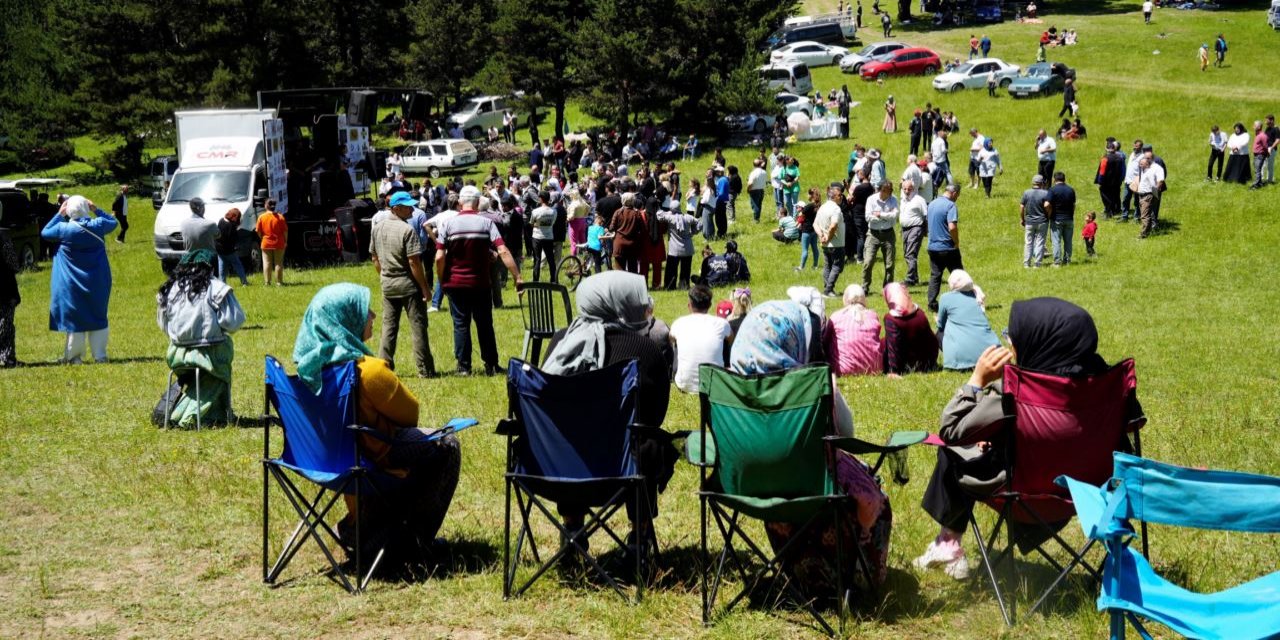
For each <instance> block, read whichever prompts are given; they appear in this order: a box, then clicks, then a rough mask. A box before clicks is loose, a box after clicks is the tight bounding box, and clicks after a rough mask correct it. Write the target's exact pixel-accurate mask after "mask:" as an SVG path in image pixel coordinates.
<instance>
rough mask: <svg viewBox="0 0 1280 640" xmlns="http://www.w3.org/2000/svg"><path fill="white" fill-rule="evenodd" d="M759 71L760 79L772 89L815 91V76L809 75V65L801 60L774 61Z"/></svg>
mask: <svg viewBox="0 0 1280 640" xmlns="http://www.w3.org/2000/svg"><path fill="white" fill-rule="evenodd" d="M758 71H759V72H760V79H761V80H763V81H764V83H765V86H766V87H767V88H768V89H770V90H772V91H788V92H791V93H796V94H801V95H804V94H808V93H809V92H811V91H813V76H811V75H809V65H806V64H805V63H803V62H800V61H799V60H783V61H781V62H772V63H769V64H766V65H764V66H763V67H760V68H759V69H758Z"/></svg>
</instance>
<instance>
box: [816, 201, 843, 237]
mask: <svg viewBox="0 0 1280 640" xmlns="http://www.w3.org/2000/svg"><path fill="white" fill-rule="evenodd" d="M827 229H834V231H832V232H831V234H830V235H829V236H828V237H827V243H826V244H825V245H823V246H825V247H827V248H829V249H840V248H843V247H844V231H845V229H844V214H843V213H842V212H841V211H840V205H838V204H836V203H834V202H832V201H830V200H828V201H826V202H824V203H822V206H821V207H818V213H817V215H815V216H814V217H813V230H814V231H818V232H821V231H825V230H827Z"/></svg>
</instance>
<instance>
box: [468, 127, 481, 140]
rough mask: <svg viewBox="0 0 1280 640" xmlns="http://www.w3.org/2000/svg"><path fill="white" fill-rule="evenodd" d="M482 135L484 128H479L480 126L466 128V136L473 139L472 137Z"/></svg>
mask: <svg viewBox="0 0 1280 640" xmlns="http://www.w3.org/2000/svg"><path fill="white" fill-rule="evenodd" d="M482 136H484V130H483V129H481V128H480V127H471V128H470V129H467V137H468V138H473V139H474V138H479V137H482Z"/></svg>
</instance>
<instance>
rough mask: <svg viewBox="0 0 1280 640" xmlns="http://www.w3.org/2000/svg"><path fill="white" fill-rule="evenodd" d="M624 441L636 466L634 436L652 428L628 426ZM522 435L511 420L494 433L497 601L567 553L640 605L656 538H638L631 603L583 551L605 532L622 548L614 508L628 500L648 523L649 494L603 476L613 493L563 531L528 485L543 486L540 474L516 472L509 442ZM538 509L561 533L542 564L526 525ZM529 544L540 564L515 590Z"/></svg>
mask: <svg viewBox="0 0 1280 640" xmlns="http://www.w3.org/2000/svg"><path fill="white" fill-rule="evenodd" d="M511 401H512V405H511V406H512V407H515V404H514V402H515V398H514V397H512V398H511ZM627 429H628V432H629V433H628V437H629V438H630V439H631V456H632V460H633V461H634V462H635V463H636V464H637V465H638V464H639V460H638V458H637V455H638V454H637V451H638V445H637V438H638V435H639V433H641V432H643V431H647V430H652V429H656V427H647V426H644V425H639V424H632V425H629V426H628V427H627ZM523 432H524V430H523V426H522V425H521V423H520V421H519V420H518V419H517V418H516V417H514V416H513V417H511V418H508V419H505V420H501V421H500V422H499V423H498V429H497V433H498V434H499V435H504V436H506V437H507V472H506V474H505V477H506V504H505V518H504V528H503V538H502V539H503V546H502V567H503V571H502V599H503V600H509V599H511V597H512V595H513V592H514V595H515V597H520V596H522V595H524V593H525V591H527V590H528V589H529V587H531V586H533V584H534V583H535V582H537V581H538V579H539V578H541V577H542V576H543V574H545V573H546V572H547V571H549V570H550V569H551V568H552V567H554V566H555V565H556V564H557V563H559V562H560V561H561V560H563V559H564V558H565V557H566V556H568V555H569V553H571V552H572V553H576V554H577V555H579V556H581V557H582V558H584V559H586V561H587V564H588V566H589V567H590V568H591V571H592V573H594V574H596V575H598V576H600V577H601V578H602V579H603V580H604V581H605V582H606V583H607V584H608V585H609V587H610V588H611V589H613V591H614V592H616V593H617V594H618V595H619V596H621V597H622V599H624V600H628V601H631V602H633V603H636V604H638V603H640V602H641V601H642V600H643V599H644V589H645V582H646V581H647V575H648V572H647V569H648V567H649V564H650V561H651V559H652V560H654V561H656V558H657V556H658V541H657V536H656V535H655V536H654V537H651V538H649V539H647V540H639V536H637V542H638V543H639V544H638V549H637V552H636V553H635V554H634V556H635V557H634V560H635V599H634V600H631V599H629V598H628V597H627V593H626V591H625V590H623V588H622V586H621V585H620V584H619V583H618V581H617V580H616V579H615V578H614V577H613V576H612V575H610V574H609V572H608V571H606V570H605V569H604V567H603V566H602V565H601V564H600V562H599V561H598V560H597V559H596V558H595V557H594V556H592V555H591V553H590V551H589V549H588V548H587V545H586V542H587V540H588V539H589V538H590V537H591V535H592V534H593V533H595V532H597V531H604V532H605V533H607V534H608V535H609V538H611V539H612V541H613V542H614V543H615V544H616V545H617V546H618V547H619V548H621V549H623V550H624V551H625V550H626V549H627V544H626V542H625V541H624V539H623V538H622V537H621V536H619V535H618V533H617V532H616V531H614V530H613V529H612V528H611V527H610V526H609V524H608V521H609V519H610V518H612V517H613V516H614V515H615V514H616V513H617V512H618V510H619V509H621V508H622V507H624V506H626V503H627V499H628V498H630V499H632V500H634V501H635V504H636V508H637V509H638V510H639V513H638V515H639V517H641V518H642V519H643V521H647V522H652V513H653V509H652V505H650V504H649V498H648V493H647V491H646V490H645V484H644V480H645V478H644V477H643V476H628V477H622V478H606V479H601V481H602V482H616V483H617V484H618V489H617V490H615V491H614V492H613V494H612V495H611V496H610V497H609V499H608V500H606V501H605V503H604V504H603V505H601V506H598V507H590V508H587V513H586V519H585V520H584V523H583V527H582V529H580V530H578V531H570V530H569V529H568V528H567V527H565V525H564V523H563V522H561V520H560V519H559V518H558V517H557V516H556V515H555V513H554V512H553V511H552V509H551V508H549V507H548V506H547V504H546V502H544V500H543V499H542V498H541V497H539V496H538V494H537V493H536V492H535V491H534V490H533V488H532V487H531V486H530V481H543V482H547V481H549V480H548V479H546V478H544V477H542V476H533V475H528V474H521V473H516V471H515V469H516V454H515V447H514V441H515V438H516V437H517V436H519V435H521V434H522V433H523ZM513 496H514V497H515V500H516V508H517V511H518V515H519V516H520V531H519V533H518V534H517V536H516V544H515V552H514V553H512V549H511V515H512V514H511V499H512V497H513ZM535 507H536V508H537V510H538V511H539V512H541V513H542V515H543V516H545V517H546V518H547V520H548V521H550V523H551V525H552V526H554V527H555V528H556V532H557V533H558V534H559V535H560V539H561V543H560V546H559V548H558V549H557V550H556V551H555V553H553V554H552V555H551V556H550V557H549V558H548V559H547V561H546V562H543V561H542V558H541V557H540V556H539V554H538V546H537V542H536V541H535V540H534V536H533V528H532V526H531V523H530V520H531V518H530V516H531V515H532V514H533V510H534V508H535ZM526 538H527V539H528V541H529V549H530V551H531V552H532V553H533V559H534V562H536V563H538V564H539V566H538V568H537V570H536V571H535V572H534V574H533V576H531V577H530V578H529V579H528V580H527V581H525V582H524V583H523V584H522V585H520V586H519V587H518V588H516V586H515V584H516V570H517V568H518V567H519V564H520V558H521V554H522V552H523V550H524V541H525V539H526Z"/></svg>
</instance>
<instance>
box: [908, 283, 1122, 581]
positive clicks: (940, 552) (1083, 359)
mask: <svg viewBox="0 0 1280 640" xmlns="http://www.w3.org/2000/svg"><path fill="white" fill-rule="evenodd" d="M1009 341H1010V343H1011V345H1010V348H1008V349H1006V348H1004V347H1000V346H994V347H987V349H986V350H985V351H983V352H982V356H981V357H980V358H978V362H977V366H975V367H974V369H973V375H971V376H969V381H968V382H967V383H966V384H965V385H964V386H962V387H960V389H958V390H957V391H956V393H955V395H953V396H952V397H951V401H950V402H948V403H947V406H946V408H944V409H943V410H942V424H941V428H940V429H939V431H938V435H939V437H941V438H942V440H943V441H944V442H946V443H947V444H948V445H949V446H946V447H939V448H938V461H937V464H936V465H935V466H934V469H933V477H932V478H930V479H929V486H928V488H926V489H925V493H924V499H923V501H922V503H921V506H923V507H924V510H925V511H926V512H927V513H928V514H929V515H930V517H932V518H933V519H934V520H935V521H936V522H937V523H938V524H939V525H940V527H941V528H940V530H939V532H938V536H937V537H936V538H935V539H934V540H933V542H930V543H929V547H928V548H927V549H926V550H925V553H924V555H922V556H920V557H919V558H917V559H916V560H915V565H916V567H917V568H920V569H925V568H929V567H939V566H940V567H942V568H943V569H944V571H946V573H947V575H949V576H951V577H953V578H955V579H957V580H963V579H964V578H965V577H966V576H968V573H969V564H968V561H967V560H966V559H965V554H964V547H963V546H962V545H961V536H962V534H963V533H964V529H965V527H967V526H968V523H969V517H970V514H972V513H973V504H974V500H975V498H976V497H982V496H984V495H989V494H990V493H991V492H992V491H995V490H998V489H999V488H1000V487H1001V486H1002V485H1003V484H1004V482H1005V477H1004V474H1005V468H1006V460H1007V458H1008V452H1007V451H1006V450H1005V448H1004V446H1002V443H1004V442H1006V441H1007V438H1004V437H1003V434H1004V432H1005V430H1006V429H1008V428H1010V427H1011V426H1012V425H1013V424H1014V423H1013V420H1014V418H1015V417H1014V415H1012V414H1011V413H1010V412H1009V411H1008V410H1007V409H1006V405H1005V402H1004V386H1003V375H1004V367H1005V365H1007V364H1009V363H1011V362H1012V361H1013V360H1014V358H1015V357H1016V358H1017V360H1018V366H1019V367H1020V368H1022V369H1026V370H1030V371H1036V372H1040V373H1049V374H1053V375H1058V376H1066V377H1084V376H1090V375H1094V374H1098V373H1102V372H1104V371H1106V370H1107V368H1108V365H1107V363H1106V361H1104V360H1103V359H1102V356H1100V355H1098V351H1097V350H1098V329H1097V327H1096V326H1094V324H1093V318H1092V317H1090V316H1089V312H1087V311H1085V310H1084V309H1081V308H1080V307H1078V306H1076V305H1074V304H1072V303H1070V302H1067V301H1066V300H1060V299H1058V298H1034V299H1031V300H1019V301H1017V302H1014V303H1013V306H1012V307H1011V308H1010V311H1009ZM1125 412H1126V418H1125V419H1126V420H1127V421H1129V422H1131V423H1132V422H1136V421H1141V420H1143V419H1144V418H1143V413H1142V405H1141V404H1139V403H1138V399H1137V397H1136V396H1130V397H1129V400H1128V402H1127V406H1126V408H1125Z"/></svg>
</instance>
